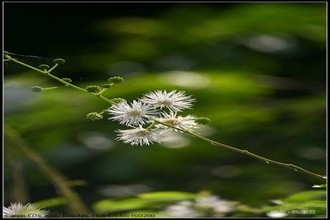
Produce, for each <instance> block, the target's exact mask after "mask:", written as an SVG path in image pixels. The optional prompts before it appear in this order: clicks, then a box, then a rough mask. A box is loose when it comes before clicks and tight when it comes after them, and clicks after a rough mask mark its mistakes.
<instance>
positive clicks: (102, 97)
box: [5, 54, 114, 104]
mask: <svg viewBox="0 0 330 220" xmlns="http://www.w3.org/2000/svg"><path fill="white" fill-rule="evenodd" d="M5 58H6V59H7V60H8V61H12V62H14V63H17V64H19V65H22V66H25V67H27V68H29V69H31V70H35V71H37V72H39V73H42V74H44V75H47V76H49V77H50V78H52V79H55V80H56V81H58V82H60V83H62V84H64V85H66V86H69V87H71V88H73V89H77V90H79V91H82V92H87V93H89V94H91V95H94V96H96V97H100V98H101V99H102V100H104V101H106V102H107V103H109V104H114V102H113V101H111V100H110V99H108V98H106V97H104V96H102V95H101V94H94V93H90V92H88V91H87V90H86V89H83V88H81V87H79V86H76V85H74V84H72V83H69V82H67V81H65V80H63V79H61V78H59V77H57V76H55V75H53V74H51V71H53V70H54V69H55V68H56V67H57V66H58V64H55V65H54V66H53V67H52V68H50V69H49V70H41V69H38V68H36V67H34V66H31V65H29V64H27V63H24V62H22V61H19V60H17V59H15V58H12V57H11V56H9V55H7V54H5Z"/></svg>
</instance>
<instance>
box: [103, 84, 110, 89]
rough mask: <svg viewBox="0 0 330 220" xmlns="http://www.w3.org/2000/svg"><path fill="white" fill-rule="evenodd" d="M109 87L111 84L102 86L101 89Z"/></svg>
mask: <svg viewBox="0 0 330 220" xmlns="http://www.w3.org/2000/svg"><path fill="white" fill-rule="evenodd" d="M110 87H111V84H104V85H103V86H102V88H105V89H109V88H110Z"/></svg>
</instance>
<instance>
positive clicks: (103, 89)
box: [97, 88, 108, 95]
mask: <svg viewBox="0 0 330 220" xmlns="http://www.w3.org/2000/svg"><path fill="white" fill-rule="evenodd" d="M107 90H108V88H102V89H101V90H100V91H99V92H98V93H97V95H102V94H103V93H104V92H105V91H107Z"/></svg>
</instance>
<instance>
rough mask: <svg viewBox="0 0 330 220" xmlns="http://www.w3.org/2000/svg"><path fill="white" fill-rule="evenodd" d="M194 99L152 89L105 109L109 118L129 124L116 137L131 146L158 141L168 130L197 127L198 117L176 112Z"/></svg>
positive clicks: (182, 94)
mask: <svg viewBox="0 0 330 220" xmlns="http://www.w3.org/2000/svg"><path fill="white" fill-rule="evenodd" d="M194 101H195V99H193V98H192V97H191V96H188V95H186V94H185V93H184V92H181V91H176V90H173V91H171V92H167V91H160V90H158V91H154V92H149V93H147V94H145V95H144V96H143V97H142V98H140V99H138V100H134V101H133V102H132V103H127V102H126V101H121V102H118V103H116V104H114V105H112V106H111V107H110V108H109V109H107V112H108V113H109V114H110V115H111V116H110V118H109V119H110V120H114V121H118V122H119V123H120V124H123V125H126V126H128V127H130V129H127V130H118V131H117V133H118V137H117V140H120V141H123V142H124V143H128V144H131V145H141V146H142V145H150V144H152V143H154V142H157V143H160V142H161V141H162V138H164V137H165V136H166V135H167V134H168V133H169V132H170V131H177V132H183V131H191V130H192V129H194V128H197V127H198V123H197V121H198V118H196V117H195V116H192V115H188V116H181V115H178V113H179V112H182V111H183V110H185V109H190V108H191V107H192V103H193V102H194Z"/></svg>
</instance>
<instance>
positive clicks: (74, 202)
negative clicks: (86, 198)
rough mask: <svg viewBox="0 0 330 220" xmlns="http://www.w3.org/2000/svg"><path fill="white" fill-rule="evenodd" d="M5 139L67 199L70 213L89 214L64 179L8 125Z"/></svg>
mask: <svg viewBox="0 0 330 220" xmlns="http://www.w3.org/2000/svg"><path fill="white" fill-rule="evenodd" d="M5 139H6V140H7V141H8V142H9V143H10V146H9V147H17V148H18V149H20V150H21V151H22V152H23V153H24V154H25V156H26V157H27V158H29V159H30V160H31V161H33V162H34V163H35V164H36V165H37V166H38V167H39V169H40V170H41V171H42V172H43V173H44V175H45V176H46V177H47V178H48V179H49V180H50V182H51V183H52V184H53V185H54V186H55V188H56V189H57V191H58V192H59V193H60V194H62V195H63V196H64V197H65V198H66V199H67V201H68V206H69V208H70V210H71V212H72V213H89V211H88V209H87V208H86V206H85V205H84V203H83V202H82V200H81V199H80V197H79V195H78V194H77V193H76V192H75V191H73V190H72V189H71V187H70V186H69V185H68V183H67V182H68V180H67V179H66V177H65V176H63V175H62V173H60V171H58V170H57V169H55V168H54V167H52V166H51V165H49V164H48V163H47V161H45V160H44V159H43V158H42V157H41V156H40V155H39V154H38V153H37V152H35V151H33V150H32V149H30V148H29V147H28V146H27V145H26V144H25V142H24V140H23V139H22V137H21V136H20V135H19V134H18V133H17V132H16V131H14V130H13V129H12V128H11V127H9V126H8V125H5Z"/></svg>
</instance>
